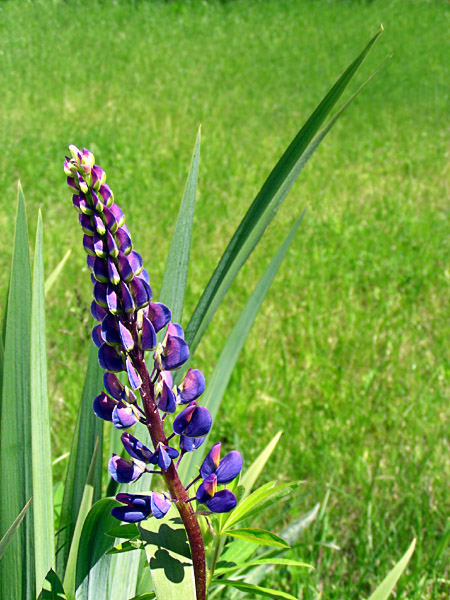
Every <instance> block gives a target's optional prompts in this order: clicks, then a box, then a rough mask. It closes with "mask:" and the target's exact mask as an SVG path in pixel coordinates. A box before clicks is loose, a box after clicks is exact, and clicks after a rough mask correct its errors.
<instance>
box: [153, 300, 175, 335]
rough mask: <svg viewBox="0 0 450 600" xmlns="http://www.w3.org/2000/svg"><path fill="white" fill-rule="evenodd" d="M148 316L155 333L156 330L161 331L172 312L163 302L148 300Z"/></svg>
mask: <svg viewBox="0 0 450 600" xmlns="http://www.w3.org/2000/svg"><path fill="white" fill-rule="evenodd" d="M148 318H149V319H150V321H151V322H152V324H153V327H154V328H155V331H156V333H158V331H161V329H163V328H164V327H165V326H166V325H167V323H169V322H170V319H171V318H172V314H171V312H170V310H169V308H167V306H166V305H165V304H162V303H161V302H150V304H149V306H148Z"/></svg>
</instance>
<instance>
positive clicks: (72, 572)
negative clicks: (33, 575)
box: [63, 439, 99, 600]
mask: <svg viewBox="0 0 450 600" xmlns="http://www.w3.org/2000/svg"><path fill="white" fill-rule="evenodd" d="M98 451H99V440H98V439H97V441H96V444H95V448H94V453H93V455H92V457H91V464H90V466H89V472H88V475H87V478H86V483H85V485H84V490H83V496H82V498H81V502H80V509H79V511H78V517H77V522H76V523H75V528H74V531H73V536H72V543H71V544H70V551H69V556H68V559H67V565H66V571H65V574H64V581H63V585H64V589H65V591H66V594H67V598H68V600H74V598H75V581H76V568H77V560H78V549H79V545H80V539H81V533H82V531H83V527H84V524H85V521H86V518H87V516H88V514H89V511H90V510H91V507H92V504H93V498H94V487H95V472H96V470H97V457H98Z"/></svg>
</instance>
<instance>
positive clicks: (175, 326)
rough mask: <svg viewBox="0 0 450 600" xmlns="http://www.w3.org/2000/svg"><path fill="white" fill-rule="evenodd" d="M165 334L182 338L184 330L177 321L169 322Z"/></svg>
mask: <svg viewBox="0 0 450 600" xmlns="http://www.w3.org/2000/svg"><path fill="white" fill-rule="evenodd" d="M167 335H168V336H169V335H175V336H177V337H179V338H181V339H183V340H184V331H183V328H182V327H181V325H180V324H179V323H171V324H170V325H169V327H168V328H167Z"/></svg>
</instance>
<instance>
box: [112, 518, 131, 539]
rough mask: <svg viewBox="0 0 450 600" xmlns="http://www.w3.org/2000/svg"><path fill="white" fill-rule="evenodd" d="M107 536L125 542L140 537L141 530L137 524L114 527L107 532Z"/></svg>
mask: <svg viewBox="0 0 450 600" xmlns="http://www.w3.org/2000/svg"><path fill="white" fill-rule="evenodd" d="M115 521H116V522H117V519H115ZM106 535H109V537H113V538H119V539H123V540H134V539H135V538H138V537H139V529H138V526H137V525H136V523H126V524H125V525H117V527H113V528H112V529H110V530H109V531H107V532H106Z"/></svg>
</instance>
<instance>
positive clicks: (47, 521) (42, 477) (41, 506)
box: [30, 212, 55, 590]
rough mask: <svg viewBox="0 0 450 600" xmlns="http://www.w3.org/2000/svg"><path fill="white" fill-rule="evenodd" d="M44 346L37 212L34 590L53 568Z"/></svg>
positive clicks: (33, 371)
mask: <svg viewBox="0 0 450 600" xmlns="http://www.w3.org/2000/svg"><path fill="white" fill-rule="evenodd" d="M46 351H47V349H46V343H45V298H44V264H43V257H42V218H41V213H40V212H39V216H38V222H37V230H36V245H35V251H34V260H33V284H32V300H31V405H30V410H31V422H32V423H33V427H32V429H31V448H32V461H33V462H32V473H33V516H34V557H35V569H36V589H37V590H40V589H41V588H42V586H43V584H44V579H45V577H46V575H47V573H48V572H49V571H50V569H51V568H52V567H54V564H55V546H54V544H55V538H54V529H53V483H52V457H51V450H50V416H49V406H48V387H47V359H46Z"/></svg>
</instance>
